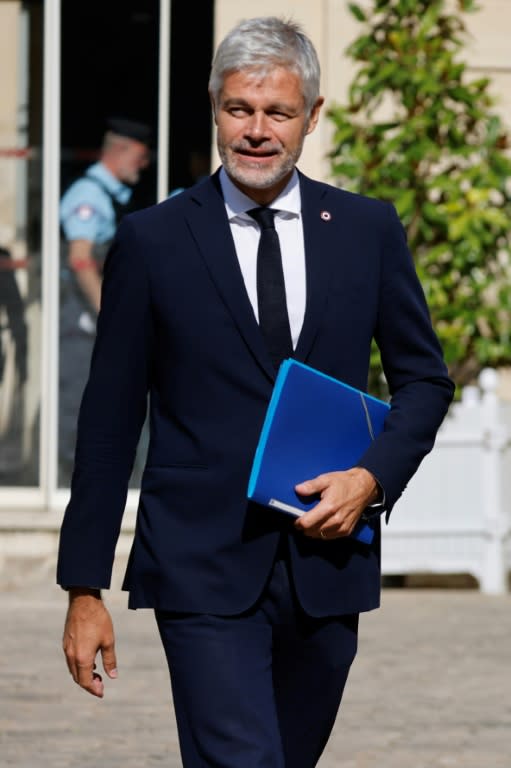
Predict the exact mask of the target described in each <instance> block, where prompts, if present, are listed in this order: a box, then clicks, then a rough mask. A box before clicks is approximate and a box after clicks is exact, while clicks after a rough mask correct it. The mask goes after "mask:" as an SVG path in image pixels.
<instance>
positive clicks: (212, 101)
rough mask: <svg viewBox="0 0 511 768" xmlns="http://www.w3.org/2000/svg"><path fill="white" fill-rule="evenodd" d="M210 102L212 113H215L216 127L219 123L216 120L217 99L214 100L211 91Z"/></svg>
mask: <svg viewBox="0 0 511 768" xmlns="http://www.w3.org/2000/svg"><path fill="white" fill-rule="evenodd" d="M209 101H210V103H211V111H212V113H213V120H214V121H215V125H216V123H217V120H216V104H215V99H214V97H213V94H212V93H211V91H209Z"/></svg>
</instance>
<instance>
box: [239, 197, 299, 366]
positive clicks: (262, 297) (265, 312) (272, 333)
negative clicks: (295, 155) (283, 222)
mask: <svg viewBox="0 0 511 768" xmlns="http://www.w3.org/2000/svg"><path fill="white" fill-rule="evenodd" d="M247 213H248V215H249V216H251V217H252V218H253V219H255V221H257V223H258V224H259V227H260V228H261V236H260V238H259V247H258V249H257V306H258V311H259V327H260V328H261V331H262V333H263V336H264V338H265V340H266V344H267V346H268V350H269V352H270V356H271V359H272V361H273V365H274V366H275V368H276V369H278V367H279V365H280V363H281V362H282V360H284V359H285V358H286V357H290V355H292V354H293V342H292V340H291V330H290V328H289V316H288V314H287V302H286V288H285V284H284V272H283V271H282V258H281V255H280V244H279V236H278V234H277V230H276V229H275V223H274V216H275V214H276V213H277V211H275V210H274V209H272V208H253V209H252V210H251V211H247Z"/></svg>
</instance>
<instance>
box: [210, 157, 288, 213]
mask: <svg viewBox="0 0 511 768" xmlns="http://www.w3.org/2000/svg"><path fill="white" fill-rule="evenodd" d="M220 186H221V188H222V194H223V196H224V201H225V209H226V211H227V217H228V219H229V221H233V219H236V218H237V217H242V218H245V216H244V215H243V214H246V212H247V211H249V210H250V209H251V208H254V207H256V205H255V203H254V201H253V200H251V199H250V197H247V195H244V194H243V192H242V191H241V190H240V189H238V187H237V186H236V185H235V184H233V182H232V181H231V180H230V178H229V176H228V175H227V173H226V172H225V169H224V168H221V169H220ZM269 208H277V209H278V210H279V211H281V212H282V213H285V214H288V215H289V216H294V217H298V216H300V212H301V208H302V205H301V196H300V181H299V178H298V173H297V171H296V168H295V169H294V171H293V175H292V176H291V178H290V180H289V182H288V184H287V185H286V186H285V188H284V189H283V190H282V192H281V193H280V195H279V196H278V197H276V198H275V200H273V201H272V203H271V204H270V205H269Z"/></svg>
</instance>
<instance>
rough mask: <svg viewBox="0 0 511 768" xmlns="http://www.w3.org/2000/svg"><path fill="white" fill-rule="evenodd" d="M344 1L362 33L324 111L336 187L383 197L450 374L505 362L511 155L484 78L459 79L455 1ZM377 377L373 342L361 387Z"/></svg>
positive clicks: (460, 32)
mask: <svg viewBox="0 0 511 768" xmlns="http://www.w3.org/2000/svg"><path fill="white" fill-rule="evenodd" d="M457 5H458V11H457V12H452V11H449V8H451V9H452V7H453V4H452V2H446V0H371V1H370V2H369V3H367V4H366V5H365V6H364V7H362V6H361V5H356V4H354V3H350V4H349V6H350V10H351V12H352V14H353V15H354V16H355V18H356V19H357V20H358V21H359V22H360V24H361V26H362V33H361V34H360V36H359V37H357V39H356V40H354V41H353V42H352V43H351V45H350V46H349V47H348V49H347V51H346V53H347V54H348V56H349V57H350V58H351V59H353V60H354V61H355V62H356V74H355V77H354V79H353V81H352V83H351V85H350V89H349V94H348V97H347V103H345V104H336V103H334V104H333V105H331V107H330V108H329V110H328V116H329V119H330V120H331V121H332V122H333V124H334V126H335V130H334V142H333V149H332V151H331V153H330V160H331V169H332V175H333V178H334V180H335V183H337V184H338V185H339V186H343V187H344V188H347V189H350V190H352V191H356V192H360V193H363V194H367V195H370V196H373V197H378V198H381V199H384V200H388V201H391V202H392V203H393V204H394V205H395V206H396V209H397V212H398V214H399V216H400V218H401V220H402V222H403V225H404V227H405V229H406V231H407V236H408V243H409V246H410V249H411V251H412V253H413V255H414V259H415V263H416V268H417V272H418V275H419V278H420V280H421V282H422V285H423V287H424V290H425V293H426V297H427V300H428V304H429V307H430V311H431V316H432V320H433V324H434V327H435V330H436V332H437V334H438V336H439V338H440V341H441V343H442V346H443V349H444V354H445V359H446V362H447V364H448V366H449V370H450V374H451V376H452V377H453V378H454V380H455V381H456V384H457V385H459V386H461V385H463V384H466V383H468V382H471V381H473V380H474V378H475V377H476V376H477V374H478V372H479V371H480V370H481V369H482V368H483V367H485V366H500V365H506V364H509V363H511V338H510V331H511V280H510V277H511V267H510V256H511V242H510V239H511V224H510V222H511V161H510V158H509V154H508V153H507V151H506V150H507V148H508V137H507V134H506V131H505V129H504V127H503V125H502V122H501V120H500V118H499V117H498V116H497V114H495V113H494V111H493V109H494V106H495V104H494V100H493V98H492V96H491V95H490V93H489V86H490V82H489V80H488V79H487V78H481V77H477V78H470V77H469V76H468V72H467V65H466V64H465V63H464V62H463V61H462V60H461V56H460V54H461V53H462V51H463V48H464V46H465V44H466V42H467V31H466V27H465V25H464V22H463V19H462V16H463V13H465V12H469V11H474V10H476V9H475V7H474V5H473V2H471V0H458V3H457ZM379 379H381V368H380V362H379V356H378V354H377V350H376V349H375V350H374V354H373V358H372V370H371V382H370V386H371V388H372V389H375V388H376V382H377V381H378V380H379Z"/></svg>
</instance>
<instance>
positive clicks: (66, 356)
mask: <svg viewBox="0 0 511 768" xmlns="http://www.w3.org/2000/svg"><path fill="white" fill-rule="evenodd" d="M150 134H151V132H150V128H149V126H147V125H145V124H144V123H139V122H135V121H133V120H127V119H123V118H113V119H111V120H109V121H108V124H107V131H106V133H105V135H104V138H103V144H102V147H101V153H100V158H99V161H98V162H97V163H94V165H91V166H90V167H89V168H88V169H87V170H86V171H85V173H84V175H83V176H81V177H80V178H78V179H77V180H76V181H75V182H74V183H72V184H71V186H70V187H69V188H68V189H67V190H66V192H65V193H64V195H63V197H62V200H61V202H60V224H61V230H62V236H63V248H62V264H61V267H62V269H61V299H60V373H59V464H60V469H61V476H60V482H61V483H66V482H67V480H68V479H69V473H70V470H71V466H72V458H73V453H74V443H75V430H76V419H77V415H78V408H79V404H80V399H81V395H82V391H83V387H84V384H85V381H86V378H87V373H88V367H89V362H90V356H91V353H92V346H93V343H94V336H95V331H96V317H97V313H98V311H99V303H100V296H101V274H102V267H103V262H104V259H105V256H106V253H107V251H108V248H109V246H110V243H111V241H112V240H113V237H114V234H115V231H116V229H117V226H118V224H119V221H120V219H121V217H122V216H123V215H124V213H126V212H127V210H128V209H129V207H130V201H131V197H132V187H133V186H134V185H135V184H136V183H137V182H138V181H139V179H140V174H141V171H142V170H143V169H145V168H146V167H147V166H148V165H149V160H150V140H151V135H150Z"/></svg>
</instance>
